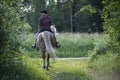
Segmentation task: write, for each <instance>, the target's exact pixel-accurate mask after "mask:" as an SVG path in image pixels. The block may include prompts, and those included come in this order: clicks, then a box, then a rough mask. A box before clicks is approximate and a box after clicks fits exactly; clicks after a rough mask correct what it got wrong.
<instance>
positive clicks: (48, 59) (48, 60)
mask: <svg viewBox="0 0 120 80" xmlns="http://www.w3.org/2000/svg"><path fill="white" fill-rule="evenodd" d="M49 66H50V55H49V54H48V56H47V65H46V70H49V68H48V67H49Z"/></svg>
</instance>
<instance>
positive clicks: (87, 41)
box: [22, 33, 102, 57]
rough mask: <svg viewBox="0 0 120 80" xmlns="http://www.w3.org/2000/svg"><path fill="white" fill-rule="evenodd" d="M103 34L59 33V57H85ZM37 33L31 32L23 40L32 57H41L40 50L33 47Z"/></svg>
mask: <svg viewBox="0 0 120 80" xmlns="http://www.w3.org/2000/svg"><path fill="white" fill-rule="evenodd" d="M101 37H102V34H98V33H94V34H87V33H59V34H58V35H57V40H58V42H59V43H60V45H61V47H60V48H59V49H56V55H57V56H58V57H83V56H88V52H89V51H92V50H93V49H94V42H95V41H97V39H101ZM34 40H35V34H32V33H31V34H29V35H27V36H25V38H24V39H23V40H22V45H23V47H25V48H26V50H27V51H28V52H29V53H30V56H31V57H40V52H39V50H36V49H32V47H31V45H32V44H33V43H34Z"/></svg>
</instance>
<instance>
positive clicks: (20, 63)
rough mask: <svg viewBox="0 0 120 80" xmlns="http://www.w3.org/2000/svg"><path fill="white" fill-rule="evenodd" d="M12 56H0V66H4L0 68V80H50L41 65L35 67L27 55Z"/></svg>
mask: <svg viewBox="0 0 120 80" xmlns="http://www.w3.org/2000/svg"><path fill="white" fill-rule="evenodd" d="M13 56H15V55H9V56H8V55H2V56H0V59H1V60H0V64H4V65H1V66H0V69H1V72H0V79H1V80H50V79H49V77H48V76H47V75H46V74H45V71H43V69H42V68H41V64H39V65H36V64H35V63H33V62H32V60H31V59H30V58H29V57H28V56H27V55H19V56H18V55H16V58H13ZM6 58H7V59H6Z"/></svg>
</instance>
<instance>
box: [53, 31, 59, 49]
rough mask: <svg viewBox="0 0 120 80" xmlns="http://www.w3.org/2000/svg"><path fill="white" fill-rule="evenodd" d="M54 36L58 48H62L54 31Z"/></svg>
mask: <svg viewBox="0 0 120 80" xmlns="http://www.w3.org/2000/svg"><path fill="white" fill-rule="evenodd" d="M53 36H54V39H55V42H56V48H60V44H59V42H58V41H57V39H56V36H55V34H54V33H53Z"/></svg>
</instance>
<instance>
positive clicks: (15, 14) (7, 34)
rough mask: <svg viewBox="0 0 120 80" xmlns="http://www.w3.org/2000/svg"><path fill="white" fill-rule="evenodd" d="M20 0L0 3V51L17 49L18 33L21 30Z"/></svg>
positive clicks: (10, 51) (6, 51)
mask: <svg viewBox="0 0 120 80" xmlns="http://www.w3.org/2000/svg"><path fill="white" fill-rule="evenodd" d="M20 2H21V1H18V2H16V1H8V2H7V1H6V2H5V1H4V2H3V3H0V38H1V39H0V44H1V46H0V53H14V52H15V51H18V49H19V45H20V44H19V41H20V37H19V35H20V34H21V32H22V29H21V28H22V26H23V25H22V23H23V22H24V21H21V16H22V12H21V10H20V9H19V8H20V6H21V5H20Z"/></svg>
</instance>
